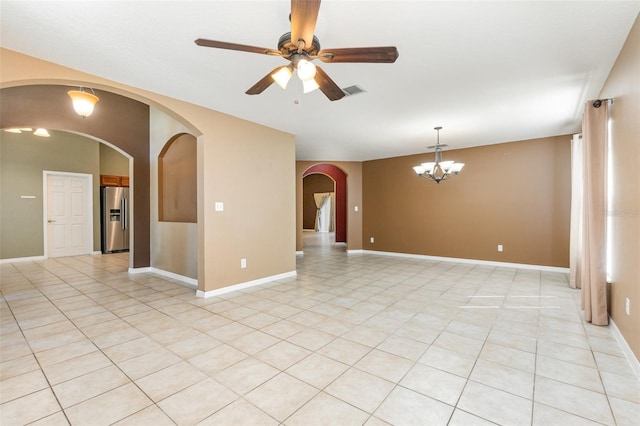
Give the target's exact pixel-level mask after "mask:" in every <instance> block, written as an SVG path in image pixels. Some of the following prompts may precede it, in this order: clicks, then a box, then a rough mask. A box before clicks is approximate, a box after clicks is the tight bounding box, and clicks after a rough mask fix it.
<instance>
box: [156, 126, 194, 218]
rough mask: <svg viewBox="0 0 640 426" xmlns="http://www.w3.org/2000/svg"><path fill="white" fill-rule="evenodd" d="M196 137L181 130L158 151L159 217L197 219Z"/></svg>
mask: <svg viewBox="0 0 640 426" xmlns="http://www.w3.org/2000/svg"><path fill="white" fill-rule="evenodd" d="M197 151H198V150H197V140H196V138H195V137H194V136H193V135H190V134H188V133H180V134H177V135H175V136H173V137H172V138H171V139H169V141H167V143H166V144H165V145H164V147H163V148H162V150H161V151H160V154H159V155H158V220H159V221H161V222H188V223H197V222H198V191H197V185H198V176H197V166H198V161H197V160H198V159H197V155H198V152H197Z"/></svg>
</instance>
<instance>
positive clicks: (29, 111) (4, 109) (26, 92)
mask: <svg viewBox="0 0 640 426" xmlns="http://www.w3.org/2000/svg"><path fill="white" fill-rule="evenodd" d="M77 87H78V86H77V85H76V86H72V85H69V86H67V85H57V84H34V85H25V86H20V85H11V86H10V87H4V88H2V89H0V96H1V97H2V102H1V103H0V128H10V127H21V126H23V125H24V123H38V126H39V127H44V128H50V129H59V130H65V131H69V132H74V133H80V134H83V135H87V136H89V137H93V138H95V139H98V140H100V141H106V142H108V144H110V145H111V146H112V147H114V148H116V149H118V150H120V151H121V152H123V153H125V154H126V155H128V156H130V157H131V158H132V159H133V167H132V169H133V170H132V172H133V173H132V176H131V178H132V179H131V181H132V186H133V197H134V198H133V205H134V211H133V223H134V235H133V252H132V256H131V257H132V259H131V266H132V267H134V268H142V267H148V266H149V265H150V255H149V241H150V231H149V228H150V227H149V209H150V206H149V105H147V104H144V103H142V102H139V101H137V100H135V99H131V98H128V97H125V96H121V95H119V94H116V93H112V92H109V91H105V90H100V89H95V88H94V91H95V93H96V95H97V96H98V97H99V98H100V101H99V102H98V104H97V105H96V108H95V111H94V113H93V114H92V115H91V116H90V117H87V118H84V119H83V118H82V117H80V116H79V115H77V114H76V113H75V111H74V110H73V107H72V106H71V101H70V98H69V96H68V95H67V91H69V90H71V89H74V88H77Z"/></svg>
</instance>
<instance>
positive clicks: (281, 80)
mask: <svg viewBox="0 0 640 426" xmlns="http://www.w3.org/2000/svg"><path fill="white" fill-rule="evenodd" d="M292 74H293V72H292V71H291V68H289V67H288V66H286V67H282V68H280V69H279V70H278V71H276V72H274V73H273V74H271V78H273V80H274V81H275V82H276V83H278V86H280V87H282V88H283V89H286V88H287V83H289V80H290V79H291V75H292Z"/></svg>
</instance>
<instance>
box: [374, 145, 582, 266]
mask: <svg viewBox="0 0 640 426" xmlns="http://www.w3.org/2000/svg"><path fill="white" fill-rule="evenodd" d="M570 149H571V136H570V135H566V136H558V137H553V138H544V139H536V140H530V141H521V142H511V143H503V144H497V145H489V146H483V147H478V148H469V149H462V150H451V151H445V152H444V158H445V159H450V160H455V161H459V162H463V163H466V166H465V168H464V170H463V171H462V173H460V174H459V175H458V176H454V177H452V178H451V179H450V180H447V181H444V182H441V183H440V184H436V183H434V182H431V181H427V180H426V179H424V178H419V177H418V176H417V175H416V174H415V172H414V171H413V170H412V167H413V166H415V165H418V164H420V163H422V162H425V161H432V160H431V159H432V158H433V155H434V154H433V153H429V154H420V155H411V156H404V157H396V158H388V159H383V160H375V161H366V162H364V163H363V166H362V179H363V204H364V209H363V210H364V211H365V212H366V213H365V215H364V223H363V237H364V238H363V247H364V248H365V249H367V250H377V251H389V252H400V253H412V254H421V255H431V256H442V257H453V258H463V259H478V260H488V261H499V262H510V263H521V264H531V265H544V266H554V267H568V266H569V208H570V197H571V194H570V178H571V176H570V164H571V163H570V162H571V159H570ZM371 237H374V239H375V240H374V241H375V242H374V243H371V242H370V238H371ZM499 244H502V245H503V247H504V251H503V252H501V253H500V252H498V250H497V246H498V245H499Z"/></svg>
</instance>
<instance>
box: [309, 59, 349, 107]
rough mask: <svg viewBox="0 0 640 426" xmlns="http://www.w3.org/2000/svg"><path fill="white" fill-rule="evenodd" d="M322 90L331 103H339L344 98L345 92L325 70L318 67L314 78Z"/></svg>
mask: <svg viewBox="0 0 640 426" xmlns="http://www.w3.org/2000/svg"><path fill="white" fill-rule="evenodd" d="M314 80H315V81H316V83H318V86H320V90H321V91H322V93H324V94H325V96H326V97H327V98H329V100H330V101H337V100H338V99H342V98H344V91H343V90H342V89H341V88H340V86H338V85H337V84H336V83H335V82H334V81H333V80H331V77H329V76H328V75H327V73H326V72H324V70H323V69H322V68H320V67H318V66H316V76H315V78H314Z"/></svg>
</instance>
